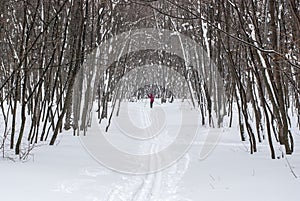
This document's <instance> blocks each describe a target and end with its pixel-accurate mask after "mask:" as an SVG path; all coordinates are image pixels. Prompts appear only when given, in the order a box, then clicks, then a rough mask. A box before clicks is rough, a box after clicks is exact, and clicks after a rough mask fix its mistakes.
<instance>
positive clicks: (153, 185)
mask: <svg viewBox="0 0 300 201" xmlns="http://www.w3.org/2000/svg"><path fill="white" fill-rule="evenodd" d="M146 108H147V107H144V108H141V109H140V112H141V113H142V115H141V119H142V120H141V123H142V124H144V125H145V126H149V125H150V124H151V123H152V121H151V115H150V112H151V111H153V109H152V110H147V109H146ZM153 112H154V111H153ZM158 118H159V117H158ZM154 130H157V129H156V128H154ZM147 132H148V133H149V136H151V135H152V134H153V133H152V132H153V130H152V129H148V130H147ZM157 140H158V139H155V140H153V143H151V145H150V147H149V146H146V147H145V148H144V149H147V148H148V150H147V151H148V152H146V153H149V151H150V153H156V152H158V151H159V150H160V148H161V146H163V145H164V144H162V143H161V141H160V142H158V141H157ZM144 151H146V150H144ZM189 163H190V157H189V155H188V154H186V155H185V156H184V157H183V158H181V160H180V162H179V161H177V162H176V163H174V164H173V165H172V166H171V167H169V168H168V169H165V170H161V171H157V172H155V173H149V174H145V175H141V176H125V177H126V181H125V182H124V183H119V184H115V185H113V189H112V190H111V193H110V194H109V197H108V199H107V200H109V201H117V200H122V201H123V200H124V201H129V200H130V201H167V200H168V201H170V200H172V201H179V200H180V201H181V200H187V199H185V198H183V197H181V196H180V197H178V195H177V191H178V184H179V182H180V181H181V179H182V178H183V176H184V174H185V173H186V171H187V169H188V166H189ZM154 165H157V164H156V161H155V160H152V161H150V162H149V166H150V169H151V170H153V169H154V170H155V168H156V167H154ZM129 192H130V195H129Z"/></svg>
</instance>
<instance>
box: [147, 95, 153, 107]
mask: <svg viewBox="0 0 300 201" xmlns="http://www.w3.org/2000/svg"><path fill="white" fill-rule="evenodd" d="M148 97H149V98H150V108H152V107H153V102H154V96H153V94H148Z"/></svg>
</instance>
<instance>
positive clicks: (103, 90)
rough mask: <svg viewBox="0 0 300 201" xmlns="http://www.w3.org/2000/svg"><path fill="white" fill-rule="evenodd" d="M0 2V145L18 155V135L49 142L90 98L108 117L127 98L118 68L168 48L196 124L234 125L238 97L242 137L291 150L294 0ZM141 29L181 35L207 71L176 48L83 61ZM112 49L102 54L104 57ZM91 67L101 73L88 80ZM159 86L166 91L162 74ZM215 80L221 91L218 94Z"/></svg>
mask: <svg viewBox="0 0 300 201" xmlns="http://www.w3.org/2000/svg"><path fill="white" fill-rule="evenodd" d="M1 3H2V5H1V7H0V104H1V105H0V107H1V116H0V117H1V118H0V121H1V122H0V123H1V130H3V131H4V132H3V133H1V138H0V139H1V140H2V142H1V143H0V146H1V148H4V147H5V146H6V145H8V146H9V147H10V149H14V150H15V154H17V155H18V154H20V152H21V150H22V144H23V143H24V142H25V141H26V142H29V144H36V143H39V142H41V141H49V143H50V144H51V145H53V144H54V143H55V140H56V137H57V135H58V134H59V133H60V132H61V131H62V129H67V130H68V129H71V128H72V129H73V130H74V135H77V134H79V131H80V130H84V133H85V131H86V129H87V127H88V126H89V123H90V122H89V120H90V119H89V118H90V112H93V111H92V109H91V105H90V103H91V102H93V101H94V100H96V99H98V108H99V109H98V113H99V116H98V117H99V119H103V118H108V114H107V113H108V103H109V102H112V106H113V107H117V106H118V105H117V104H116V103H117V101H119V105H120V102H121V100H122V99H126V98H129V97H128V96H129V95H128V94H130V93H126V91H127V89H126V88H125V87H124V86H120V85H116V83H117V81H118V80H119V79H121V78H122V77H123V76H124V73H125V72H126V71H129V70H132V69H131V68H132V66H135V65H136V63H137V61H140V60H141V59H142V60H144V61H143V62H144V63H143V65H150V64H152V63H153V62H155V61H157V60H162V61H163V59H164V57H167V58H168V59H170V58H172V59H171V61H173V63H172V62H166V63H168V65H169V66H170V68H173V69H175V70H176V71H177V72H178V73H179V74H181V75H183V76H184V77H185V82H186V84H187V90H188V92H189V93H190V95H191V96H190V97H191V98H192V99H193V102H194V104H195V107H197V108H199V111H200V112H201V114H202V122H201V123H202V124H206V123H207V124H210V125H211V126H217V125H221V123H222V119H223V117H224V116H225V115H228V116H229V117H230V119H231V120H230V125H231V124H232V116H233V113H234V112H233V108H234V106H235V105H236V106H237V108H238V112H237V114H238V116H239V118H238V119H239V126H240V133H241V139H242V140H246V139H249V142H250V145H251V146H250V147H251V149H250V151H251V153H254V152H256V151H257V148H256V145H257V142H261V141H263V140H264V139H265V138H266V140H268V142H269V145H270V151H271V157H272V158H275V150H274V146H273V145H274V143H279V144H281V145H283V146H284V148H285V152H286V153H287V154H291V153H292V152H293V147H294V143H293V133H292V132H291V124H292V123H291V115H295V116H296V117H297V118H298V124H297V125H298V126H300V97H299V95H300V93H299V89H300V14H299V13H300V1H299V0H277V1H275V0H247V1H239V0H220V1H217V0H212V1H210V0H209V1H208V0H198V1H196V0H156V1H155V0H152V1H143V0H76V1H75V0H58V1H42V0H9V1H4V2H1ZM142 28H156V29H157V30H158V31H159V30H162V29H166V30H170V31H174V32H179V33H181V34H184V35H186V36H188V37H189V38H191V39H192V40H193V41H195V42H196V43H197V44H199V45H200V46H201V47H203V49H204V50H205V52H206V53H207V56H208V57H209V58H210V62H209V63H205V65H206V66H205V69H206V70H201V71H199V70H193V68H195V69H197V66H193V67H192V69H191V67H190V66H187V65H186V62H185V61H182V59H181V58H178V57H176V55H170V54H168V53H165V52H159V51H144V52H139V53H132V54H128V55H126V56H125V57H124V56H123V57H121V58H119V59H118V60H116V61H114V62H113V63H112V64H111V65H110V66H109V68H107V69H106V70H105V71H99V70H97V69H95V68H87V66H95V65H101V64H97V63H87V62H86V61H87V58H89V56H90V55H91V54H90V53H91V52H93V51H95V49H97V47H99V46H101V44H103V43H104V42H105V41H107V40H109V39H110V38H112V37H113V36H116V35H118V34H121V33H123V32H128V31H132V30H137V29H142ZM110 51H111V50H109V49H107V52H104V53H103V52H101V53H100V54H104V55H107V57H108V58H109V53H110ZM112 51H114V50H112ZM101 58H102V57H101ZM103 58H105V57H103ZM89 60H92V61H95V62H97V61H96V59H95V58H94V59H91V58H89ZM101 62H102V61H100V63H101ZM160 64H161V63H160ZM172 66H173V67H172ZM174 66H175V67H174ZM188 72H192V73H191V74H190V75H188V74H189V73H188ZM141 73H143V72H141ZM163 73H167V72H163ZM216 74H218V76H216ZM93 75H96V76H97V77H99V78H101V79H97V80H96V81H95V82H91V80H93V79H94V78H93ZM76 76H77V77H76ZM217 77H220V78H221V79H219V78H217ZM132 79H133V78H132ZM136 79H137V78H136ZM157 79H160V78H159V76H158V77H157ZM172 82H176V81H174V80H173V81H172ZM84 83H85V84H84ZM91 84H92V85H93V86H90V85H91ZM161 85H162V86H163V88H166V89H167V90H166V91H168V90H169V85H168V83H162V84H161ZM180 86H181V87H182V85H180V84H178V87H180ZM220 86H221V87H223V88H224V92H225V93H223V94H220V93H218V92H220V91H219V90H218V88H219V87H220ZM74 87H76V90H74ZM127 87H130V83H129V84H128V86H127ZM139 87H141V86H139ZM182 88H184V87H182ZM89 89H92V90H89ZM214 89H215V90H214ZM132 90H133V91H136V90H138V88H136V89H132ZM131 95H132V93H131ZM82 97H83V98H82ZM177 98H183V97H177ZM185 98H186V97H185ZM214 115H215V116H216V117H217V119H218V122H216V123H214V122H213V116H214ZM110 118H111V116H110ZM24 132H28V133H24ZM247 136H248V137H247ZM274 139H275V140H276V141H274Z"/></svg>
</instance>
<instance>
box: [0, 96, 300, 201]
mask: <svg viewBox="0 0 300 201" xmlns="http://www.w3.org/2000/svg"><path fill="white" fill-rule="evenodd" d="M121 106H122V109H124V107H125V106H127V107H128V109H129V110H128V111H129V112H128V115H129V116H131V119H132V121H134V122H135V123H136V126H137V127H139V128H143V129H148V128H149V126H150V127H151V125H153V124H154V126H155V125H158V126H162V127H163V129H162V130H161V131H157V132H159V134H158V135H156V136H154V137H153V138H151V139H146V140H147V142H146V141H143V142H140V144H139V145H137V146H132V145H133V144H132V140H130V139H126V136H125V135H124V131H123V132H122V131H121V129H120V128H119V127H118V126H120V125H121V126H124V124H118V122H117V119H118V118H119V121H123V120H124V119H123V120H122V118H123V117H122V111H124V110H122V109H121V113H120V117H115V118H114V119H113V123H112V125H111V128H110V129H109V132H108V133H104V135H105V136H107V138H109V140H110V142H112V143H115V145H116V146H119V147H118V148H119V149H126V151H131V152H135V151H139V152H141V153H149V152H155V151H158V150H160V149H161V148H162V147H166V146H168V144H170V140H174V139H175V138H174V136H172V135H173V133H176V132H173V131H175V130H176V129H178V122H180V116H181V115H182V116H185V114H186V113H187V114H190V113H191V112H192V111H193V110H194V109H192V107H191V106H190V105H188V104H187V103H186V102H185V103H182V102H181V101H178V100H176V101H175V103H172V104H169V103H167V104H164V105H159V104H158V103H157V101H156V102H155V104H154V110H150V108H149V105H148V102H143V101H141V102H135V103H128V104H122V105H121ZM156 111H160V112H163V113H164V115H165V117H164V118H163V117H160V116H155V114H154V115H152V116H151V114H153V112H156ZM123 114H124V112H123ZM164 115H162V116H164ZM95 116H96V115H95ZM152 118H162V119H161V120H163V119H164V120H165V121H164V122H163V123H162V122H154V123H153V122H152V120H153V119H152ZM138 119H139V120H138ZM189 120H190V121H188V122H193V120H192V119H189ZM97 122H98V121H97V120H96V119H94V120H93V125H92V128H91V129H90V130H88V133H87V136H86V137H74V136H72V134H71V132H70V133H69V132H64V133H62V134H61V135H60V136H59V141H58V143H57V145H55V146H46V145H45V146H40V147H37V148H35V149H34V150H33V153H32V154H33V156H34V157H31V159H30V160H29V161H27V162H12V161H10V160H7V159H1V161H0V164H1V165H0V166H1V172H0V178H1V182H0V194H1V200H5V201H22V200H30V201H40V200H43V201H53V200H58V201H68V200H70V201H71V200H72V201H77V200H78V201H83V200H90V201H107V200H108V201H119V200H120V201H121V200H122V201H127V200H132V201H144V200H151V201H191V200H192V201H198V200H205V201H217V200H218V201H219V200H230V201H235V200H243V201H248V200H249V201H250V200H251V201H253V200H256V201H261V200H272V201H277V200H278V201H279V200H280V201H282V200H287V198H288V200H289V201H296V200H299V196H300V192H299V187H300V180H299V179H297V178H295V177H294V176H293V174H292V173H291V169H290V168H292V170H293V171H294V172H295V174H296V176H300V157H299V155H300V154H299V153H300V151H299V150H298V149H297V144H298V143H299V142H300V140H299V139H300V135H299V131H298V133H297V135H295V136H294V138H295V143H296V150H295V154H294V155H292V156H289V157H288V158H281V157H278V158H279V159H276V160H271V159H270V155H269V150H268V145H267V142H264V143H262V144H259V145H258V152H257V153H255V154H254V155H251V154H249V145H248V143H247V142H244V143H243V142H240V140H239V139H240V138H239V133H238V127H237V126H235V127H233V128H226V127H225V128H214V129H210V128H208V127H206V126H203V127H199V129H198V130H197V137H196V138H195V139H194V141H193V144H192V146H191V148H190V149H189V150H188V152H187V153H186V154H184V155H183V157H181V158H180V159H179V160H177V161H176V162H175V163H173V164H172V165H171V166H169V167H168V168H166V169H164V170H162V171H158V172H156V173H153V174H140V175H134V174H124V173H120V172H118V171H117V170H111V169H109V168H106V167H105V166H103V165H102V164H101V162H99V160H95V159H97V158H96V157H95V156H94V155H91V152H88V151H87V149H86V146H84V141H83V139H84V138H87V139H88V138H89V136H92V134H93V133H92V132H94V133H98V134H99V133H100V129H102V128H103V127H105V125H101V126H100V127H99V126H98V124H97ZM185 124H186V125H181V126H187V124H188V123H185ZM189 126H192V125H189ZM194 126H195V125H194ZM123 129H126V128H123ZM172 129H173V130H172ZM171 131H172V132H171ZM296 132H297V131H296ZM208 134H209V136H213V137H215V138H207V136H208ZM121 136H122V137H121ZM128 138H130V137H128ZM120 139H121V140H120ZM208 139H210V140H211V139H213V140H212V141H209V140H208ZM214 139H217V140H214ZM94 143H95V145H97V143H99V142H97V141H95V142H94ZM118 143H119V144H118ZM210 143H211V144H215V145H216V146H212V149H211V150H210V152H209V155H208V156H207V157H201V155H200V153H201V151H203V149H204V148H205V146H206V145H207V144H210ZM150 145H151V146H150ZM105 154H106V155H108V156H109V154H110V153H105Z"/></svg>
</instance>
